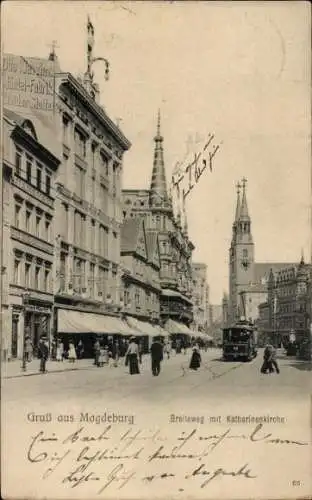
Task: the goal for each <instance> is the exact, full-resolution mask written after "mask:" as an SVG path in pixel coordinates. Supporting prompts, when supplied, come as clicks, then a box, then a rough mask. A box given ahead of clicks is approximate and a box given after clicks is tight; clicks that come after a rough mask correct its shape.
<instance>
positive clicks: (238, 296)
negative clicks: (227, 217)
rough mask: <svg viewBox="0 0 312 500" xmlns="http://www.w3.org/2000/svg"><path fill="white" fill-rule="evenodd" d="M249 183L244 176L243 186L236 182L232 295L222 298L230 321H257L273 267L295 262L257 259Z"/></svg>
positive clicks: (231, 268)
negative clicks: (248, 193)
mask: <svg viewBox="0 0 312 500" xmlns="http://www.w3.org/2000/svg"><path fill="white" fill-rule="evenodd" d="M246 183H247V180H246V179H245V178H244V179H243V180H242V185H240V184H237V200H236V210H235V217H234V222H233V226H232V239H231V246H230V249H229V296H228V299H227V298H226V300H224V301H223V302H224V316H226V321H227V323H228V324H231V323H233V322H235V321H237V320H238V319H240V318H241V317H245V318H246V319H247V320H248V319H249V320H251V321H252V322H256V320H257V317H258V311H259V309H258V306H259V305H260V303H262V302H264V301H265V300H266V296H267V286H268V280H269V276H270V272H271V270H272V271H273V272H275V271H278V270H279V269H283V268H284V267H287V266H291V265H293V264H288V263H276V262H264V263H258V262H256V261H255V244H254V241H253V237H252V231H251V226H252V224H251V217H250V215H249V210H248V204H247V190H246ZM241 189H242V194H241Z"/></svg>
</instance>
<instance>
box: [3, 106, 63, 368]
mask: <svg viewBox="0 0 312 500" xmlns="http://www.w3.org/2000/svg"><path fill="white" fill-rule="evenodd" d="M2 125H3V126H2V131H3V146H4V147H3V165H2V176H3V179H2V180H3V259H2V278H3V285H4V286H3V290H2V304H3V310H2V311H1V312H2V330H3V337H2V349H3V357H4V358H5V359H11V358H16V357H22V355H23V351H24V343H25V336H26V335H27V336H29V337H30V338H31V340H32V344H33V347H34V352H35V353H36V349H37V347H38V343H39V339H40V337H41V336H42V335H46V336H47V337H48V338H50V334H51V329H52V326H53V302H54V290H53V267H54V231H55V198H56V196H55V178H56V175H57V171H58V169H59V165H60V158H59V157H57V156H55V154H54V153H53V152H52V151H51V148H52V146H53V144H54V146H55V139H54V138H53V136H52V135H49V130H48V129H46V127H45V125H44V124H43V123H42V122H41V121H40V120H38V119H36V118H34V117H33V118H32V120H31V119H30V118H29V117H27V118H26V117H24V116H21V115H19V114H17V113H16V112H14V111H11V110H8V109H4V117H3V121H2Z"/></svg>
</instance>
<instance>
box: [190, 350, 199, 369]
mask: <svg viewBox="0 0 312 500" xmlns="http://www.w3.org/2000/svg"><path fill="white" fill-rule="evenodd" d="M200 363H201V355H200V352H199V347H198V345H197V344H195V345H194V347H193V353H192V357H191V362H190V369H191V370H197V368H199V367H200Z"/></svg>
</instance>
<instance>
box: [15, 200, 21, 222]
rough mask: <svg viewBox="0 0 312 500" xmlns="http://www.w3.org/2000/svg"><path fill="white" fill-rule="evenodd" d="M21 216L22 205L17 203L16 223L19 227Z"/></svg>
mask: <svg viewBox="0 0 312 500" xmlns="http://www.w3.org/2000/svg"><path fill="white" fill-rule="evenodd" d="M20 218H21V206H20V205H15V216H14V225H15V227H17V228H19V227H20Z"/></svg>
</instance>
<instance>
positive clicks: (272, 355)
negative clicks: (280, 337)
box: [270, 346, 280, 373]
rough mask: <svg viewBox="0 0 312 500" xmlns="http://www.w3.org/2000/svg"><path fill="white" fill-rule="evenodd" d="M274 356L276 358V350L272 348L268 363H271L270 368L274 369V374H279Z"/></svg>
mask: <svg viewBox="0 0 312 500" xmlns="http://www.w3.org/2000/svg"><path fill="white" fill-rule="evenodd" d="M276 356H277V352H276V348H275V347H274V346H272V349H271V357H270V361H271V364H272V367H274V368H275V371H276V373H280V369H279V366H278V364H277V359H276ZM272 371H273V368H272Z"/></svg>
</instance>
